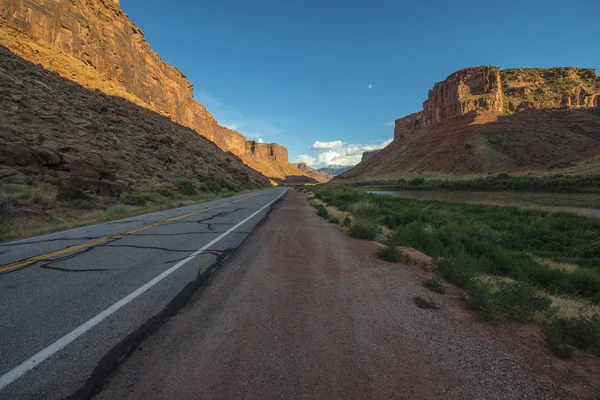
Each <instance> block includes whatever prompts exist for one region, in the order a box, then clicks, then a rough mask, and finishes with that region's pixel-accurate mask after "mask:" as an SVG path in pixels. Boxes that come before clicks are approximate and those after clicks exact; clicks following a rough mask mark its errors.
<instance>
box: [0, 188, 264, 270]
mask: <svg viewBox="0 0 600 400" xmlns="http://www.w3.org/2000/svg"><path fill="white" fill-rule="evenodd" d="M261 194H262V193H259V194H255V195H252V196H248V197H244V198H242V199H238V200H233V201H229V202H227V203H223V204H220V205H218V206H213V207H208V208H204V209H202V210H200V211H195V212H193V213H189V214H185V215H180V216H178V217H174V218H169V219H165V220H164V221H159V222H155V223H153V224H150V225H146V226H142V227H141V228H136V229H132V230H130V231H127V232H122V233H117V234H115V235H110V236H105V237H103V238H100V239H95V240H92V241H89V242H86V243H82V244H77V245H74V246H69V247H65V248H64V249H60V250H55V251H52V252H49V253H45V254H40V255H37V256H34V257H30V258H27V259H25V260H21V261H16V262H13V263H10V264H5V265H2V266H0V274H2V273H5V272H9V271H14V270H16V269H19V268H23V267H26V266H28V265H31V264H33V263H35V262H37V261H43V260H48V259H49V258H52V257H55V256H60V255H62V254H67V253H71V252H73V251H77V250H81V249H85V248H86V247H90V246H95V245H98V244H100V243H104V242H108V241H109V240H114V239H120V238H122V237H124V236H127V235H131V234H133V233H137V232H141V231H144V230H146V229H150V228H155V227H157V226H161V225H164V224H168V223H170V222H174V221H179V220H180V219H184V218H188V217H191V216H193V215H197V214H200V213H203V212H207V211H211V210H215V209H217V208H221V207H224V206H227V205H229V204H235V203H239V202H240V201H242V200H248V199H251V198H253V197H257V196H260V195H261ZM74 239H76V238H74Z"/></svg>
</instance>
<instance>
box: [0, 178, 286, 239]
mask: <svg viewBox="0 0 600 400" xmlns="http://www.w3.org/2000/svg"><path fill="white" fill-rule="evenodd" d="M266 190H268V189H266ZM286 190H287V189H286ZM245 195H246V194H239V195H237V196H231V197H224V198H222V199H216V200H211V201H207V202H205V203H197V204H190V205H189V206H183V207H177V208H169V209H166V210H161V211H155V212H153V213H148V214H140V215H134V216H133V217H127V218H123V219H113V220H112V221H106V222H100V223H98V224H93V225H84V226H80V227H78V228H73V229H67V230H64V231H58V232H51V233H45V234H43V235H38V236H33V237H30V238H25V239H17V240H13V241H12V242H4V243H0V246H7V245H9V244H17V243H24V242H30V241H32V240H36V239H43V238H45V237H47V236H53V235H59V234H64V233H71V232H75V231H79V230H81V229H86V228H94V227H98V226H100V225H110V224H114V223H115V222H125V221H129V220H132V219H136V218H141V217H149V216H153V215H156V214H161V213H164V212H169V211H176V210H182V209H184V208H192V207H196V206H206V205H208V204H209V203H217V202H219V201H221V200H231V199H233V198H235V197H241V196H245ZM217 205H218V204H217ZM209 207H212V206H209ZM73 240H77V238H73Z"/></svg>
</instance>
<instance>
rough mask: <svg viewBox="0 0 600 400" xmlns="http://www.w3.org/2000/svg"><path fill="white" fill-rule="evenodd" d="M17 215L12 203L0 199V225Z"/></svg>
mask: <svg viewBox="0 0 600 400" xmlns="http://www.w3.org/2000/svg"><path fill="white" fill-rule="evenodd" d="M15 215H17V211H16V209H15V207H14V206H13V205H12V203H11V202H10V201H9V200H7V199H0V223H3V222H6V221H8V220H10V219H11V218H13V217H14V216H15Z"/></svg>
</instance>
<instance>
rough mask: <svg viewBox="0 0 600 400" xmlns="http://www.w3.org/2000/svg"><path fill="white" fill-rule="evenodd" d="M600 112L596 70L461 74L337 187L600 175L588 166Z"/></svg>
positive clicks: (438, 87) (599, 147) (599, 137)
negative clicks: (403, 180)
mask: <svg viewBox="0 0 600 400" xmlns="http://www.w3.org/2000/svg"><path fill="white" fill-rule="evenodd" d="M599 106H600V78H599V77H598V76H596V73H595V70H594V69H584V68H571V67H567V68H550V69H537V68H536V69H533V68H519V69H506V70H500V69H499V68H497V67H473V68H467V69H463V70H460V71H457V72H455V73H453V74H451V75H450V76H448V78H447V79H446V80H444V81H442V82H438V83H436V84H435V85H434V87H433V88H432V89H431V90H430V91H429V96H428V99H427V100H426V101H425V102H424V103H423V110H422V111H420V112H417V113H414V114H411V115H409V116H406V117H404V118H400V119H398V120H396V124H395V129H394V141H393V142H392V144H390V145H389V146H388V147H386V148H385V149H383V150H381V151H379V152H378V153H376V154H375V155H373V156H372V157H370V158H368V159H366V160H363V161H362V162H361V163H360V164H359V165H357V166H356V167H355V168H353V169H352V170H350V171H348V172H346V173H345V174H342V175H341V176H340V177H338V178H336V179H338V180H343V179H358V180H364V179H394V178H398V177H402V176H407V175H410V174H414V173H423V172H425V173H451V174H456V175H465V174H481V173H490V172H492V173H494V172H506V171H526V170H549V169H558V168H569V169H570V170H571V171H573V172H577V171H578V168H579V167H580V166H582V165H585V166H586V167H585V168H586V171H587V172H588V173H589V172H591V171H594V170H597V171H598V172H600V165H596V166H593V165H592V166H590V162H592V163H593V164H594V163H595V162H594V161H593V160H597V159H598V155H599V154H600V115H599V114H598V112H597V111H596V110H598V109H597V108H596V107H599ZM591 160H592V161H591Z"/></svg>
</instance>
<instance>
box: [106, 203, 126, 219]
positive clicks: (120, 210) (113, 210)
mask: <svg viewBox="0 0 600 400" xmlns="http://www.w3.org/2000/svg"><path fill="white" fill-rule="evenodd" d="M128 215H129V210H128V209H127V207H125V206H124V205H121V204H117V205H115V206H110V207H108V209H107V210H106V216H107V217H108V218H109V219H118V218H123V217H126V216H128Z"/></svg>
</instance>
